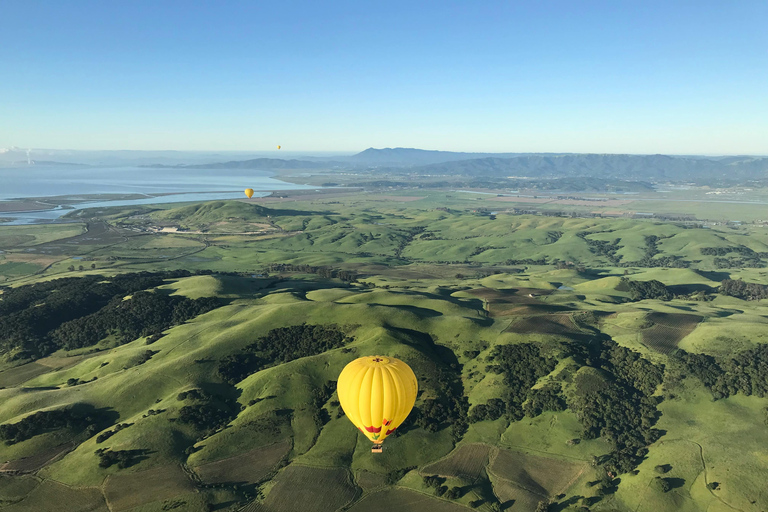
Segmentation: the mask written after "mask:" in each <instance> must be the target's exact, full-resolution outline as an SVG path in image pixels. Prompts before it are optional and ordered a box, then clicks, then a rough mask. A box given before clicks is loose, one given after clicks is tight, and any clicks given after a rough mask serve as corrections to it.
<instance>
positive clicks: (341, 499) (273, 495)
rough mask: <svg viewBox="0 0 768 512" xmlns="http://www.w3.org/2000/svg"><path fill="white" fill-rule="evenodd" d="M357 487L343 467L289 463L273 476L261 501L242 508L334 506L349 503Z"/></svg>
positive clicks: (272, 510)
mask: <svg viewBox="0 0 768 512" xmlns="http://www.w3.org/2000/svg"><path fill="white" fill-rule="evenodd" d="M357 493H358V491H357V489H356V488H355V486H354V484H353V483H352V480H351V478H350V475H349V473H348V472H347V471H346V470H344V469H338V468H337V469H325V468H310V467H306V466H289V467H287V468H285V469H284V470H283V471H281V472H280V473H279V474H278V475H277V477H275V484H274V486H273V487H272V488H271V489H270V490H269V494H267V497H266V498H265V499H264V502H263V503H254V504H251V505H250V506H248V507H246V508H245V511H248V512H293V511H296V512H299V511H304V510H306V508H307V506H308V504H310V503H311V504H312V505H311V506H312V508H313V509H315V510H337V509H338V508H340V507H342V506H344V505H346V504H348V503H350V502H351V501H352V500H353V499H354V498H355V496H356V495H357Z"/></svg>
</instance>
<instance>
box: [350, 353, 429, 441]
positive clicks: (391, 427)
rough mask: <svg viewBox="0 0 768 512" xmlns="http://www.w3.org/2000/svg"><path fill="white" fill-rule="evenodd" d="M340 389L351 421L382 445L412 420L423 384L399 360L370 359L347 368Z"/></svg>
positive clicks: (356, 362)
mask: <svg viewBox="0 0 768 512" xmlns="http://www.w3.org/2000/svg"><path fill="white" fill-rule="evenodd" d="M336 389H337V391H338V394H339V402H340V403H341V407H342V409H344V413H345V414H346V416H347V418H349V420H350V421H351V422H352V423H353V424H354V425H355V426H356V427H357V428H358V429H360V431H361V432H362V433H363V434H365V436H366V437H367V438H368V439H370V440H371V441H373V442H374V444H376V445H380V444H381V442H382V441H384V439H386V437H387V436H388V435H390V434H392V433H393V432H394V431H395V429H396V428H397V427H399V426H400V424H401V423H402V422H403V421H405V418H407V417H408V413H410V412H411V409H413V404H414V403H415V402H416V392H417V391H418V389H419V385H418V382H417V381H416V375H414V373H413V370H411V368H410V367H409V366H408V365H407V364H405V363H404V362H402V361H400V360H399V359H395V358H394V357H386V356H366V357H361V358H359V359H355V360H354V361H352V362H351V363H349V364H348V365H347V366H345V367H344V369H343V370H342V371H341V374H340V375H339V380H338V382H337V387H336Z"/></svg>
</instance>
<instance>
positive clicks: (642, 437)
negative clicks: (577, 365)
mask: <svg viewBox="0 0 768 512" xmlns="http://www.w3.org/2000/svg"><path fill="white" fill-rule="evenodd" d="M585 362H586V363H587V365H588V366H596V367H598V368H600V369H601V371H602V372H604V373H601V374H600V375H601V376H593V375H578V374H577V381H576V384H577V385H576V389H577V392H576V393H574V395H573V396H572V397H569V402H568V407H569V408H570V409H571V410H573V411H574V412H575V413H576V415H577V416H578V418H579V421H580V422H581V424H582V428H583V434H582V435H583V437H584V438H585V439H595V438H597V437H602V438H603V439H605V440H607V441H609V442H610V443H611V445H612V450H611V453H610V454H609V455H608V456H607V458H606V460H605V463H604V465H605V468H606V469H607V470H608V471H611V472H614V473H626V472H628V471H631V470H632V469H634V468H635V467H636V466H637V465H638V464H639V463H640V462H641V461H642V459H643V457H644V456H645V455H646V453H647V452H648V448H647V446H648V445H650V444H651V443H653V442H654V441H656V440H658V439H659V437H661V432H660V431H659V430H657V429H654V428H653V425H654V424H655V423H656V420H657V419H658V416H659V412H658V410H657V408H656V406H657V405H658V399H657V398H656V397H654V396H652V395H653V393H654V392H655V390H656V388H657V387H658V386H659V385H660V384H661V382H662V378H663V368H662V367H659V366H657V365H655V364H653V363H651V362H650V361H648V360H646V359H644V358H642V357H641V356H640V355H639V354H638V353H636V352H633V351H631V350H629V349H627V348H624V347H621V346H619V345H617V344H616V343H615V342H614V341H612V340H604V341H603V342H602V347H601V350H600V352H599V353H591V354H589V355H588V356H587V358H586V361H585ZM580 378H581V379H584V380H586V378H589V379H590V380H593V381H594V380H599V381H601V382H599V384H598V385H595V383H594V382H590V383H588V384H587V383H584V382H579V380H580Z"/></svg>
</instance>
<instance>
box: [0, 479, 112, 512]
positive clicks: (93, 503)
mask: <svg viewBox="0 0 768 512" xmlns="http://www.w3.org/2000/svg"><path fill="white" fill-rule="evenodd" d="M2 510H3V512H109V509H108V508H107V504H106V503H105V502H104V497H103V496H102V495H101V491H100V490H99V489H95V488H70V487H67V486H66V485H62V484H59V483H56V482H53V481H51V480H46V481H44V482H43V483H41V484H40V485H38V486H37V487H35V488H34V489H33V490H32V491H31V492H30V493H29V494H28V495H27V496H26V497H25V498H24V499H23V500H21V501H19V502H17V503H13V504H11V505H8V506H6V507H3V508H2Z"/></svg>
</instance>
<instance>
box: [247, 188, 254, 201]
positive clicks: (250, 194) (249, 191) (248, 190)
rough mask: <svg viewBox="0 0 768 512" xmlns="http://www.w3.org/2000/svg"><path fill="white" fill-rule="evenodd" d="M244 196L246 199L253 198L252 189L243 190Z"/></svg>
mask: <svg viewBox="0 0 768 512" xmlns="http://www.w3.org/2000/svg"><path fill="white" fill-rule="evenodd" d="M245 195H246V197H247V198H248V199H250V198H252V197H253V189H252V188H247V189H245Z"/></svg>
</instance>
